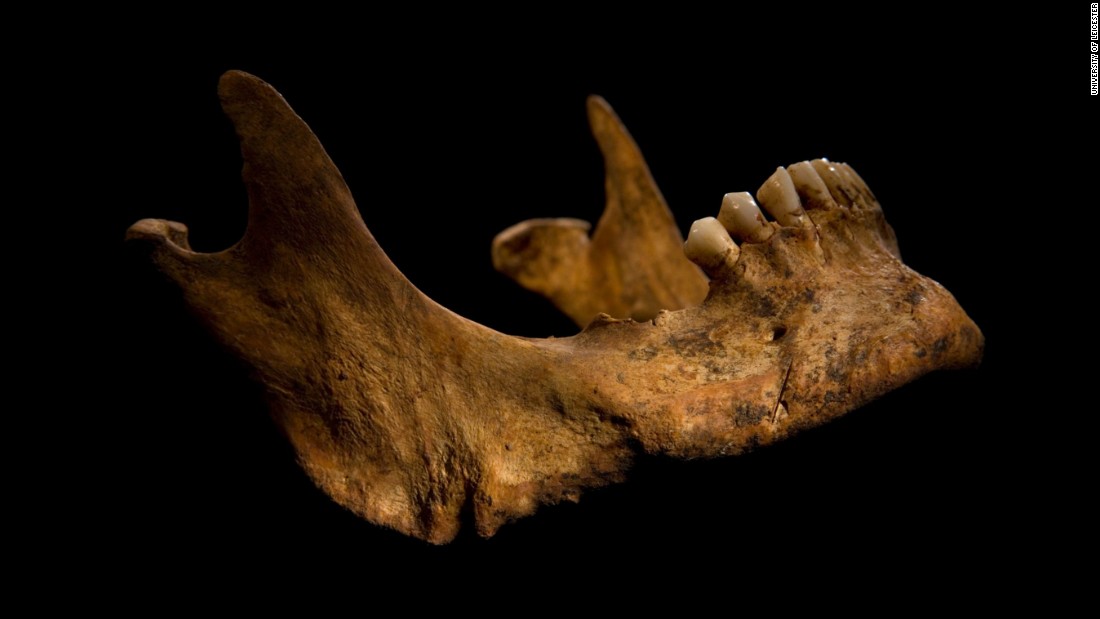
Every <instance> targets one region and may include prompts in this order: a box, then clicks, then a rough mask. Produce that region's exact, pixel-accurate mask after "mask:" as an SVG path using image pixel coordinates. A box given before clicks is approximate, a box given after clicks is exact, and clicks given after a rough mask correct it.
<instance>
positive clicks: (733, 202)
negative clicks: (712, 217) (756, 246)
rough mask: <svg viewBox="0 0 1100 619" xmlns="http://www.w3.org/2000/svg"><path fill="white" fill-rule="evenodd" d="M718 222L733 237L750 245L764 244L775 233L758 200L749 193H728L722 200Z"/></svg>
mask: <svg viewBox="0 0 1100 619" xmlns="http://www.w3.org/2000/svg"><path fill="white" fill-rule="evenodd" d="M718 221H719V222H721V223H722V225H723V226H725V228H726V230H728V231H729V233H730V234H731V235H733V236H735V237H737V238H738V239H740V240H742V241H745V242H748V243H763V242H764V241H766V240H768V238H769V237H771V235H772V232H773V230H772V227H771V226H770V225H768V221H767V220H766V219H764V214H763V213H761V212H760V207H759V206H757V205H756V200H753V199H752V194H750V193H749V192H747V191H739V192H736V193H727V194H726V195H725V196H724V197H723V198H722V210H721V211H719V212H718Z"/></svg>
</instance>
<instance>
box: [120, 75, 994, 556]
mask: <svg viewBox="0 0 1100 619" xmlns="http://www.w3.org/2000/svg"><path fill="white" fill-rule="evenodd" d="M219 93H220V96H221V100H222V106H223V108H224V109H225V111H226V113H227V114H228V115H229V117H230V119H231V120H232V122H233V124H234V125H235V127H236V130H237V133H238V135H239V137H240V140H241V150H242V154H243V157H244V161H245V166H244V171H243V176H244V181H245V184H246V185H247V188H248V195H249V221H248V228H247V231H246V232H245V235H244V237H243V238H242V239H241V240H240V242H238V243H237V244H236V245H234V246H233V247H231V248H229V249H227V250H225V251H222V252H219V253H213V254H200V253H196V252H193V251H191V250H190V249H189V247H188V243H187V229H186V228H185V227H184V226H183V225H182V224H179V223H174V222H167V221H163V220H151V219H146V220H142V221H139V222H138V223H136V224H134V225H133V226H132V227H131V228H130V230H129V231H128V233H127V237H128V238H129V239H130V240H131V241H132V242H134V243H140V244H144V246H145V247H146V248H147V249H148V251H149V254H150V256H151V259H152V260H153V261H154V263H155V264H156V266H157V268H158V269H159V270H160V271H161V272H163V273H164V274H166V275H167V276H168V277H169V278H171V279H172V280H174V281H175V282H176V283H177V284H178V285H179V286H180V288H181V289H182V292H183V295H184V298H185V300H186V302H187V304H188V305H189V306H190V308H191V309H192V310H193V312H194V313H195V315H196V316H197V317H198V318H199V319H200V320H201V321H202V322H203V323H204V324H205V325H206V327H207V328H208V329H209V330H210V331H211V333H212V334H213V335H214V337H215V338H217V340H218V341H219V342H221V344H222V345H224V346H225V347H226V348H227V349H228V350H229V351H231V352H232V353H233V354H235V355H237V356H238V357H240V358H241V359H242V360H244V361H245V362H246V363H247V364H248V365H249V366H250V367H251V369H252V371H253V374H254V376H255V378H256V380H258V381H259V382H260V383H261V384H262V385H263V386H264V388H265V393H266V396H267V400H268V402H269V406H270V409H271V413H272V416H273V417H274V419H275V421H276V423H277V424H278V425H279V427H280V428H281V429H282V430H283V432H284V433H285V434H286V436H287V437H288V438H289V439H290V441H291V443H292V444H293V445H294V448H295V449H296V451H297V453H298V456H299V460H300V462H301V464H302V466H303V467H304V468H305V469H306V471H308V473H309V475H310V476H311V477H312V478H313V480H314V481H315V482H316V483H317V484H318V486H320V487H321V488H323V489H324V490H325V491H326V492H327V493H328V494H329V495H330V496H332V497H333V498H334V499H335V500H336V501H338V502H339V503H340V504H342V505H344V506H346V507H347V508H349V509H351V510H352V511H354V512H356V513H358V514H360V515H361V516H363V517H365V518H367V519H369V520H370V521H372V522H375V523H378V524H381V525H384V526H388V527H392V528H394V529H397V530H398V531H401V532H403V533H406V534H408V535H413V536H416V537H420V538H422V539H426V540H429V541H431V542H435V543H444V542H447V541H449V540H451V539H452V538H453V537H454V536H455V535H456V534H457V533H458V530H459V526H460V522H461V520H460V513H462V512H464V511H466V510H468V511H469V513H472V515H473V520H474V523H475V526H476V529H477V531H478V533H480V534H481V535H485V536H489V535H492V534H493V533H494V532H495V531H496V530H497V529H498V528H499V527H500V526H501V525H502V524H504V523H505V522H507V521H509V520H511V519H514V518H518V517H520V516H524V515H527V514H530V513H532V512H534V511H535V509H536V508H537V507H538V506H539V505H540V504H543V503H554V502H557V501H561V500H563V499H567V500H576V499H577V497H578V496H579V494H580V492H581V491H582V489H584V488H590V487H595V486H602V485H605V484H608V483H610V482H613V481H618V480H620V479H622V477H623V474H624V471H625V470H626V469H627V468H628V467H629V465H630V462H631V459H632V457H633V456H634V454H635V453H636V452H638V451H643V452H645V453H649V454H663V455H668V456H673V457H677V458H696V457H712V456H720V455H732V454H738V453H742V452H744V451H745V450H747V449H751V448H753V447H756V446H758V445H766V444H769V443H772V442H775V441H777V440H780V439H782V438H783V437H785V436H788V435H790V434H792V433H794V432H797V431H799V430H802V429H805V428H809V427H813V426H816V425H819V424H821V423H824V422H825V421H828V420H829V419H832V418H834V417H836V416H838V415H841V414H842V413H844V412H846V411H849V410H852V409H854V408H856V407H858V406H860V405H861V404H863V403H865V402H867V401H869V400H871V399H872V398H875V397H877V396H879V395H881V394H883V393H885V392H887V391H889V390H891V389H893V388H895V387H897V386H900V385H902V384H904V383H907V382H909V381H911V380H913V379H915V378H917V377H918V376H921V375H922V374H925V373H926V372H929V371H932V370H935V369H941V368H958V367H966V366H972V365H974V364H976V363H977V362H978V361H979V359H980V357H981V351H982V343H983V339H982V335H981V333H980V332H979V330H978V328H977V327H976V326H975V325H974V323H973V322H971V320H970V319H969V318H968V317H967V316H966V314H965V313H964V312H963V310H962V309H961V308H960V307H959V305H958V304H957V303H956V302H955V300H954V298H953V297H952V296H951V294H950V293H948V292H947V291H946V290H945V289H944V288H943V287H941V286H940V285H939V284H937V283H935V282H933V281H932V280H930V279H928V278H925V277H922V276H921V275H919V274H917V273H915V272H913V271H912V270H910V269H909V268H907V267H906V266H905V265H904V264H902V263H901V261H900V260H899V259H898V258H897V252H896V245H895V244H894V242H893V234H892V232H891V230H890V228H889V226H888V225H887V224H886V222H885V220H884V219H883V216H882V211H881V210H880V209H879V206H878V203H877V202H876V201H875V199H874V197H873V196H872V195H871V193H870V191H869V190H867V188H866V185H865V184H864V183H863V181H862V180H860V179H859V177H858V176H856V175H855V173H854V172H853V171H852V170H851V169H850V168H848V167H846V166H844V165H842V164H831V163H829V162H826V161H824V160H819V161H815V162H813V163H812V164H806V163H802V164H795V165H794V166H790V167H789V168H786V169H784V168H779V169H778V170H777V171H776V173H775V174H774V175H773V176H772V177H771V178H770V179H769V180H768V181H767V182H765V184H764V186H763V187H762V188H761V190H760V192H758V194H757V195H758V199H759V200H760V202H761V203H763V204H764V206H765V208H766V209H767V210H768V211H769V212H770V213H771V214H773V215H774V216H775V217H776V219H777V220H778V222H779V223H767V222H766V221H765V220H764V218H763V216H762V215H760V214H759V211H758V209H756V207H755V204H754V202H753V200H752V198H751V197H750V196H748V195H747V194H728V195H727V196H726V199H725V200H724V202H723V205H722V211H721V213H720V214H719V218H718V219H717V220H715V219H713V218H707V219H704V220H700V221H698V222H696V224H695V225H694V226H693V227H692V232H691V234H689V237H688V241H687V243H686V245H685V247H684V250H685V253H686V254H687V255H688V256H689V257H690V258H691V259H692V260H693V261H694V262H695V263H696V264H699V265H700V266H701V267H702V268H703V269H704V270H705V271H706V272H707V273H708V274H709V275H710V277H711V280H710V285H709V292H708V293H707V296H706V300H705V301H703V302H702V304H701V305H698V306H695V307H690V308H689V309H684V310H681V311H675V312H670V311H660V312H658V313H657V314H656V316H655V317H654V318H653V319H652V320H648V321H644V322H635V321H633V320H617V319H614V318H611V317H609V316H607V315H600V316H597V317H596V319H595V320H594V321H593V322H592V323H591V324H589V325H588V326H587V327H586V328H585V329H584V330H583V331H582V332H581V333H580V334H578V335H576V336H574V337H570V338H562V339H549V340H534V339H524V338H517V337H511V336H507V335H503V334H501V333H497V332H496V331H493V330H491V329H488V328H486V327H483V326H481V325H479V324H476V323H473V322H470V321H468V320H466V319H464V318H462V317H461V316H457V315H455V314H454V313H452V312H450V311H448V310H447V309H446V308H443V307H441V306H439V305H437V304H436V303H434V302H433V301H432V300H431V299H429V298H427V297H425V296H424V295H423V294H421V293H420V292H419V291H418V290H417V289H416V288H414V287H413V285H412V284H410V283H409V282H408V280H406V279H405V278H404V277H403V276H402V275H401V273H400V272H398V270H397V269H396V268H395V267H394V265H393V264H392V263H391V262H390V261H389V259H388V258H387V257H386V255H385V253H383V251H382V249H381V248H380V247H379V246H378V244H377V243H376V242H375V240H374V237H373V236H371V233H370V232H369V231H368V230H367V228H366V226H365V225H364V223H363V220H362V219H361V218H360V216H359V212H358V210H357V208H356V205H355V203H354V201H353V200H352V197H351V194H350V193H349V191H348V189H347V187H346V185H345V184H344V181H343V179H342V178H341V176H340V173H339V171H338V170H337V169H336V167H335V165H334V164H333V163H332V161H331V160H330V159H329V158H328V155H327V154H326V153H325V151H324V149H323V148H322V147H321V144H320V143H319V142H318V141H317V138H316V137H315V136H314V135H313V134H312V133H311V132H310V130H309V128H308V127H307V126H306V125H305V123H304V122H302V120H301V119H300V118H298V117H297V116H296V115H295V114H294V112H293V111H292V110H291V109H290V107H289V106H288V105H287V104H286V102H285V101H284V100H283V99H282V97H281V96H279V94H278V93H277V92H275V90H274V89H272V88H271V87H270V86H268V85H267V84H265V83H264V82H262V81H260V80H259V79H257V78H255V77H252V76H250V75H247V74H245V73H240V72H230V73H227V74H226V75H224V76H223V77H222V80H221V84H220V86H219ZM596 106H597V107H598V108H600V109H598V110H597V114H596V115H597V116H599V114H605V116H606V119H611V120H609V121H608V122H612V125H611V128H610V129H607V128H606V127H605V128H604V129H600V128H597V130H596V132H597V135H599V134H600V131H603V130H609V131H618V129H616V127H617V123H615V122H613V117H612V116H610V112H609V111H607V110H606V109H604V108H602V104H600V103H599V102H597V103H596ZM596 124H597V125H598V124H599V123H598V122H597V123H596ZM625 136H626V134H625V132H622V133H621V135H620V136H619V137H618V138H615V139H613V140H612V143H613V144H614V143H618V144H619V146H622V145H623V144H625V145H626V146H628V147H630V148H634V146H633V143H632V142H630V141H629V139H628V138H625ZM615 140H618V142H615ZM615 148H617V147H614V145H613V147H612V151H614V150H615ZM607 150H608V149H607V146H606V144H605V152H607ZM632 157H633V155H627V156H624V157H623V159H624V160H626V161H628V162H629V161H630V160H631V158H632ZM618 165H619V164H617V163H614V162H609V163H608V168H609V171H610V174H609V176H612V177H615V175H616V174H619V172H616V171H615V170H620V171H621V169H620V168H616V166H618ZM631 165H633V166H634V167H633V168H632V170H633V172H631V174H633V175H634V180H632V181H622V180H621V178H622V176H621V175H620V176H619V177H617V178H619V179H620V180H610V179H609V181H608V187H609V192H608V193H609V203H611V202H614V201H615V200H620V203H619V208H620V209H621V210H622V212H638V211H647V209H648V211H647V212H648V213H649V215H647V216H646V217H655V219H654V220H653V225H654V226H657V227H661V226H664V224H663V223H661V221H660V220H661V217H656V216H654V213H657V215H661V216H664V215H667V209H666V210H662V209H664V208H665V207H664V205H663V202H661V201H660V198H659V194H657V193H656V190H655V189H653V193H651V194H650V195H649V196H648V197H647V198H644V199H636V198H637V195H634V194H631V193H630V192H631V191H632V190H630V189H624V188H623V187H627V186H630V185H632V184H633V185H634V186H635V187H641V186H646V187H649V186H652V183H651V181H650V180H649V178H648V172H646V171H645V169H644V164H642V163H641V160H640V158H637V160H636V163H635V164H631ZM628 167H629V166H628ZM643 172H644V174H643ZM638 179H642V180H640V181H639V180H638ZM613 186H614V187H613ZM613 189H614V190H618V191H620V192H621V193H620V196H631V195H634V197H619V198H612V197H611V196H612V195H614V194H613V191H612V190H613ZM639 200H640V201H639ZM647 201H648V202H647ZM643 203H644V204H648V205H649V206H644V204H643ZM630 204H633V206H630ZM639 205H641V206H639ZM657 206H659V207H660V208H656V207H657ZM614 207H615V205H612V209H611V210H612V211H613V210H614ZM802 207H805V209H806V210H803V208H802ZM632 209H633V211H632ZM609 217H611V216H605V218H604V221H605V222H606V221H608V218H609ZM614 217H619V216H618V215H615V216H614ZM614 217H612V218H611V219H612V220H614ZM625 219H629V218H628V217H627V218H625ZM601 226H602V224H601ZM551 227H554V226H551ZM559 227H560V226H559ZM618 228H619V229H620V230H623V229H624V226H623V225H619V226H618ZM625 228H626V229H627V231H626V232H625V233H626V234H640V232H639V231H638V230H634V231H632V232H631V231H630V230H629V228H630V226H629V225H628V226H625ZM610 229H615V226H614V225H613V224H612V225H611V228H610ZM727 229H729V230H730V231H732V233H733V234H734V236H735V237H737V238H738V239H740V240H742V243H741V245H740V246H738V245H737V244H735V243H734V242H733V241H732V240H731V239H730V237H729V235H728V234H727ZM559 232H560V231H559ZM565 234H566V236H569V235H571V234H573V233H571V232H568V231H566V233H565ZM598 234H599V232H597V235H598ZM654 234H655V235H656V237H660V236H661V235H664V237H665V238H666V239H667V238H668V237H669V236H671V234H670V233H669V232H668V230H667V226H664V228H663V229H662V230H661V231H659V232H656V233H654ZM574 236H575V235H574ZM578 238H579V237H578ZM639 238H645V237H644V235H642V236H640V237H639ZM572 242H577V243H580V241H579V240H577V239H575V241H572ZM608 243H609V246H608V247H610V249H601V250H599V251H609V252H611V253H615V252H617V251H619V250H616V249H615V244H614V243H613V242H610V241H609V242H608ZM661 243H663V244H664V245H667V243H666V242H665V241H659V242H658V245H659V247H658V248H657V250H658V251H659V252H664V251H665V250H666V249H667V248H665V247H664V246H663V245H660V244H661ZM598 244H599V243H598V239H594V240H593V241H592V247H593V249H592V250H591V252H593V253H595V252H596V251H597V250H596V247H597V246H598ZM635 253H637V254H642V255H644V254H645V253H646V251H645V250H641V251H636V252H635ZM661 259H663V258H661ZM614 260H615V259H613V260H611V261H610V262H614ZM610 262H601V263H596V261H595V260H593V263H594V264H600V265H606V264H609V263H610ZM616 264H619V265H622V266H623V267H624V268H626V267H631V268H633V267H634V266H636V267H637V268H646V267H642V266H638V265H633V266H632V265H631V263H629V262H625V261H620V262H617V263H616ZM685 264H688V266H690V264H689V263H685ZM597 268H606V266H600V267H597ZM683 271H687V272H689V273H690V272H691V271H690V269H686V268H682V267H670V268H669V269H668V270H667V271H662V270H660V269H658V270H655V271H646V275H645V277H636V278H634V279H631V277H629V276H623V277H622V279H621V281H622V282H623V284H622V286H623V287H622V289H621V290H623V291H628V292H626V293H624V294H626V297H624V298H627V297H629V298H633V299H634V300H635V301H633V302H630V303H628V305H629V308H628V311H638V309H637V308H642V307H643V306H645V304H646V303H651V302H653V303H658V304H660V303H665V302H667V303H669V304H670V305H671V304H674V303H675V304H685V303H688V302H689V301H690V291H688V292H685V290H687V289H686V288H685V289H683V290H679V291H678V292H672V293H670V292H668V290H664V291H662V289H661V286H663V285H665V284H667V283H668V281H667V280H666V278H668V277H675V276H676V275H675V274H676V273H678V272H683ZM546 272H550V270H547V271H546ZM654 274H655V275H654ZM586 277H587V276H586ZM695 277H696V279H697V280H698V279H700V277H699V276H698V275H695ZM631 281H634V282H638V281H645V282H646V283H645V285H644V286H635V284H627V283H626V282H631ZM647 291H652V292H647ZM666 294H667V295H670V296H667V297H666V296H664V295H666ZM681 295H682V296H681ZM668 299H672V300H671V301H668ZM616 307H618V308H619V309H621V307H622V306H616ZM581 311H582V310H580V309H578V310H576V312H577V315H580V314H581ZM583 311H587V310H583ZM624 313H625V312H624ZM575 317H576V316H575Z"/></svg>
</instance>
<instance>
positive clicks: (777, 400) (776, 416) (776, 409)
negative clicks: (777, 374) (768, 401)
mask: <svg viewBox="0 0 1100 619" xmlns="http://www.w3.org/2000/svg"><path fill="white" fill-rule="evenodd" d="M793 365H794V359H791V360H790V361H788V362H787V371H786V372H785V373H784V374H783V384H782V385H780V386H779V395H778V396H776V398H775V406H773V407H772V425H773V426H774V425H778V424H779V405H780V404H782V403H783V393H784V392H785V391H786V390H787V379H788V378H790V377H791V367H792V366H793Z"/></svg>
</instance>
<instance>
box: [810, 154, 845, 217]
mask: <svg viewBox="0 0 1100 619" xmlns="http://www.w3.org/2000/svg"><path fill="white" fill-rule="evenodd" d="M810 165H812V166H813V167H814V170H816V171H817V174H818V176H820V177H821V180H823V181H825V186H826V187H828V188H829V193H831V194H832V195H833V199H834V200H836V203H837V204H839V205H840V206H849V207H850V206H852V202H853V201H852V192H851V191H850V190H849V189H848V180H847V179H846V178H845V177H844V176H843V175H842V174H841V172H840V170H838V169H837V168H836V166H835V165H833V162H832V161H829V160H828V159H824V158H822V159H814V160H813V161H812V162H810Z"/></svg>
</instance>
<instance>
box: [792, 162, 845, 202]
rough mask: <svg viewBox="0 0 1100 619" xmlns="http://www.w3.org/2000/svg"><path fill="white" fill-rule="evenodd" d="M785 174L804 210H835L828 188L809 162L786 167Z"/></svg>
mask: <svg viewBox="0 0 1100 619" xmlns="http://www.w3.org/2000/svg"><path fill="white" fill-rule="evenodd" d="M787 173H788V174H790V175H791V181H792V182H793V183H794V188H795V190H796V191H798V195H799V197H800V198H802V206H803V207H805V208H806V210H810V209H821V208H836V201H835V200H833V196H831V195H830V194H829V188H828V187H827V186H826V185H825V181H823V180H821V176H820V175H819V174H818V173H817V171H816V170H814V167H813V166H812V165H810V162H809V161H800V162H798V163H794V164H791V165H789V166H787Z"/></svg>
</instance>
